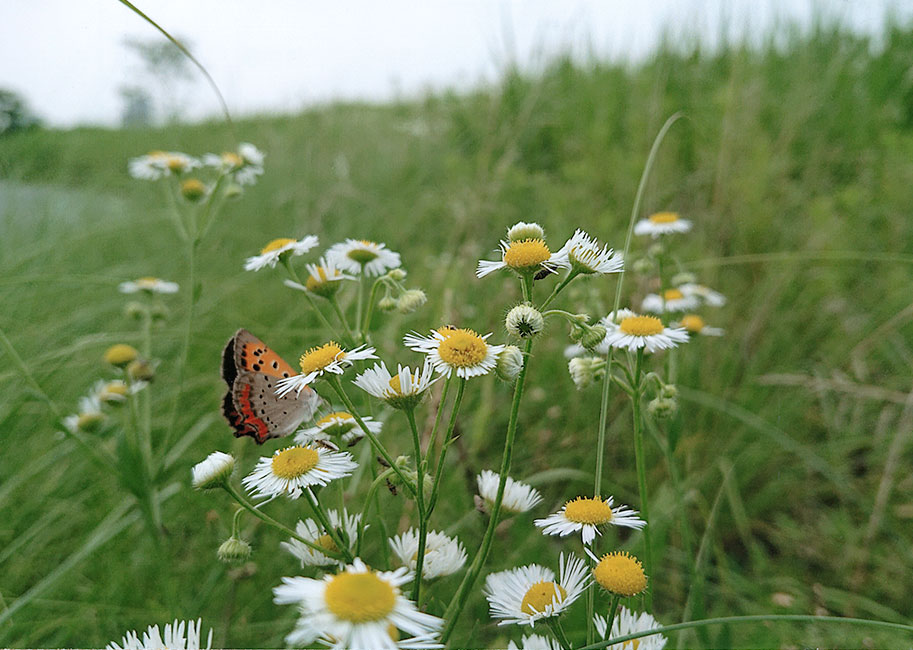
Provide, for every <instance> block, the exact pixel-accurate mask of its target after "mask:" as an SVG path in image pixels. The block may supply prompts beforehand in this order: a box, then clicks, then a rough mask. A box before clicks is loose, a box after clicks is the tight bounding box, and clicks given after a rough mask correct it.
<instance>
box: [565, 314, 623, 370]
mask: <svg viewBox="0 0 913 650" xmlns="http://www.w3.org/2000/svg"><path fill="white" fill-rule="evenodd" d="M631 316H637V312H634V311H631V310H630V309H619V310H618V313H617V314H616V313H615V312H614V311H612V312H609V314H608V315H607V316H604V317H602V318H600V319H599V324H600V325H602V326H603V327H605V328H606V336H605V338H603V339H602V341H600V342H599V345H597V346H596V347H595V348H593V349H592V350H587V349H586V348H585V347H583V346H582V345H580V344H579V343H574V344H573V345H569V346H567V347H566V348H564V358H565V359H573V358H575V357H584V356H590V355H591V354H592V353H593V352H597V353H598V354H601V355H603V356H605V355H606V354H608V352H609V343H608V336H609V332H611V331H612V329H613V328H615V327H616V326H617V325H618V323H620V322H621V321H623V320H624V319H625V318H629V317H631Z"/></svg>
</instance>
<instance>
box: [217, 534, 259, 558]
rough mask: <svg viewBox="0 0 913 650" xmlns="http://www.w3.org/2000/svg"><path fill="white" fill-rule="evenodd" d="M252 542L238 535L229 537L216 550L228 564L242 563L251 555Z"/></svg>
mask: <svg viewBox="0 0 913 650" xmlns="http://www.w3.org/2000/svg"><path fill="white" fill-rule="evenodd" d="M250 551H251V549H250V544H248V543H247V542H245V541H244V540H243V539H238V538H237V537H229V538H228V539H226V540H225V541H224V542H222V544H221V546H219V550H218V551H217V552H216V555H217V556H218V557H219V559H220V560H221V561H222V562H225V563H226V564H240V563H241V562H244V561H245V560H247V558H249V557H250Z"/></svg>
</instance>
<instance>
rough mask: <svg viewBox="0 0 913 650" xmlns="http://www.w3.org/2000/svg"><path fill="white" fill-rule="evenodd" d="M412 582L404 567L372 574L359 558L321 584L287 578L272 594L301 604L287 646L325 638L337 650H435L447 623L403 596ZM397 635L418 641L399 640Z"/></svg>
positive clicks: (288, 602)
mask: <svg viewBox="0 0 913 650" xmlns="http://www.w3.org/2000/svg"><path fill="white" fill-rule="evenodd" d="M411 580H412V576H411V575H410V574H409V571H408V570H407V569H405V568H401V569H397V570H396V571H373V570H371V569H369V568H368V567H367V566H366V565H365V563H364V562H362V561H361V560H360V559H358V558H356V559H355V561H354V562H353V563H352V564H351V565H349V566H348V567H346V569H345V570H344V571H342V572H340V573H337V574H336V575H327V576H324V577H323V578H322V579H320V580H314V579H312V578H300V577H298V578H283V579H282V585H280V586H278V587H276V588H274V589H273V594H274V595H275V598H274V601H275V602H276V603H277V604H280V605H297V606H298V608H299V612H300V613H301V618H300V619H299V620H298V624H297V625H296V626H295V629H294V630H293V631H292V633H291V634H289V635H288V636H287V637H286V642H287V643H289V644H293V645H304V646H310V644H312V643H313V642H314V641H316V640H317V639H320V640H321V641H323V642H324V643H327V644H329V645H330V646H332V648H334V650H397V649H398V648H407V647H434V643H435V641H436V639H437V636H438V634H439V633H440V629H441V627H442V626H443V623H444V621H443V620H442V619H440V618H438V617H436V616H431V615H430V614H425V613H424V612H420V611H419V610H418V609H417V608H416V606H415V604H414V603H413V602H412V601H410V600H409V599H407V598H406V597H405V596H403V594H402V591H401V589H400V587H401V586H402V585H403V584H405V583H407V582H410V581H411ZM398 630H402V631H403V632H405V633H406V634H410V635H412V636H413V638H412V639H407V640H405V641H398V640H397V638H394V637H398V636H399V634H398ZM437 647H440V646H439V645H438V646H437Z"/></svg>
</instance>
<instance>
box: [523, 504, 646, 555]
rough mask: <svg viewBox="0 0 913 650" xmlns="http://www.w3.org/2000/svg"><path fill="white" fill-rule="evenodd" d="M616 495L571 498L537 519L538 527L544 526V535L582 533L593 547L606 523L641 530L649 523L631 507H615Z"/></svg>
mask: <svg viewBox="0 0 913 650" xmlns="http://www.w3.org/2000/svg"><path fill="white" fill-rule="evenodd" d="M613 501H614V500H613V498H612V497H608V498H607V499H604V500H603V499H602V498H601V497H592V498H590V497H577V498H576V499H574V500H573V501H568V502H567V503H565V504H564V506H563V507H562V508H561V510H559V511H558V512H556V513H554V514H551V515H549V516H548V517H545V518H544V519H536V521H535V522H534V523H535V524H536V526H538V527H539V528H541V529H542V533H543V534H544V535H560V536H561V537H565V536H567V535H570V534H571V533H576V532H580V533H581V536H582V537H583V543H584V544H586V545H587V546H589V545H590V544H591V543H592V542H593V540H594V539H596V535H597V534H599V527H600V526H604V525H605V524H612V525H613V526H624V527H625V528H634V529H636V530H640V529H641V528H643V527H644V526H646V525H647V522H645V521H644V520H643V519H640V518H639V517H637V511H636V510H631V509H630V508H628V507H627V506H618V507H617V508H613V507H612V503H613Z"/></svg>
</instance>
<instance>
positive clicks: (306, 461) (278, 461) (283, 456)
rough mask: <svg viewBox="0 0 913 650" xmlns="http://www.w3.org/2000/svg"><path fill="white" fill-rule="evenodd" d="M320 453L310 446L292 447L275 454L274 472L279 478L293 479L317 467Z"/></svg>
mask: <svg viewBox="0 0 913 650" xmlns="http://www.w3.org/2000/svg"><path fill="white" fill-rule="evenodd" d="M319 460H320V455H319V454H318V453H317V451H316V450H315V449H310V448H308V447H290V448H289V449H283V450H282V451H280V452H279V453H278V454H276V455H275V456H273V474H275V475H276V476H278V477H279V478H284V479H293V478H298V477H300V476H303V475H304V474H307V473H308V472H310V471H311V470H312V469H314V468H315V467H317V462H318V461H319Z"/></svg>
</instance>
